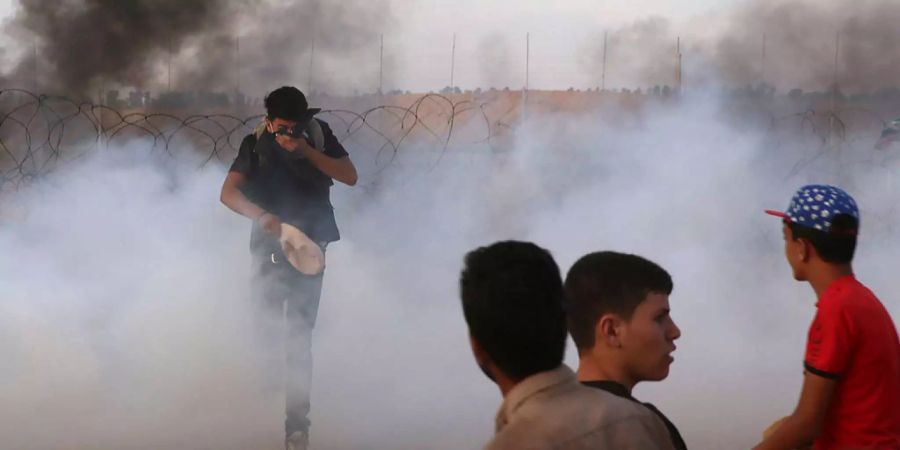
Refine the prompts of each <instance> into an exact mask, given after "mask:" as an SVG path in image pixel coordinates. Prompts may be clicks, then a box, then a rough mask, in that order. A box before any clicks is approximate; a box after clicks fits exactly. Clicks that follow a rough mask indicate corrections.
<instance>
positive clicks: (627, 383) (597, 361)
mask: <svg viewBox="0 0 900 450" xmlns="http://www.w3.org/2000/svg"><path fill="white" fill-rule="evenodd" d="M609 356H610V355H594V354H590V353H587V354H585V355H580V357H579V359H578V374H577V376H578V381H615V382H616V383H619V384H621V385H622V386H624V387H625V389H627V390H628V393H629V394H630V393H631V390H632V389H634V385H635V384H637V380H635V379H634V378H633V377H631V376H630V375H628V373H626V372H625V370H623V369H622V367H621V366H620V365H616V364H609V363H610V362H613V361H614V358H611V357H609Z"/></svg>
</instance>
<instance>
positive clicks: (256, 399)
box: [0, 94, 900, 449]
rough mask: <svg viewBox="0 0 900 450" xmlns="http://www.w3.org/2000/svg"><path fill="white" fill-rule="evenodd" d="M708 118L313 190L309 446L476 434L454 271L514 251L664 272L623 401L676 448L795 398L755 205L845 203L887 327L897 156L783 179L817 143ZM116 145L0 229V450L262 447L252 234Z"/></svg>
mask: <svg viewBox="0 0 900 450" xmlns="http://www.w3.org/2000/svg"><path fill="white" fill-rule="evenodd" d="M723 114H724V113H723V112H722V108H721V105H720V103H719V100H717V99H716V98H712V97H706V96H704V95H701V94H697V95H692V96H689V97H687V98H685V99H684V100H683V101H681V102H678V103H675V102H670V103H668V104H663V105H652V104H648V105H646V106H645V108H644V109H643V110H642V111H641V113H640V114H632V113H630V112H623V113H622V115H621V117H620V118H619V119H618V123H616V124H615V125H611V122H610V121H607V120H603V118H602V117H601V116H600V115H594V114H588V113H586V114H582V115H564V114H553V115H537V114H535V115H530V116H529V119H530V120H529V123H527V124H526V125H524V126H522V127H521V128H520V129H519V130H518V132H517V134H516V138H515V140H514V145H513V146H512V147H511V148H508V149H503V150H491V149H489V148H488V147H487V146H484V145H455V146H451V148H450V149H448V150H447V152H446V153H445V154H444V156H443V158H442V159H441V160H440V162H439V163H438V164H437V165H435V164H434V162H435V160H436V155H437V152H438V150H436V149H434V148H433V147H427V146H421V145H416V143H414V142H410V143H409V145H408V146H406V147H405V149H404V150H402V151H401V153H400V154H399V156H398V159H397V160H396V161H395V162H394V163H393V164H392V165H391V166H389V167H388V168H387V169H386V170H385V172H382V173H381V175H380V177H379V180H380V181H379V183H378V184H377V186H375V185H369V186H368V187H357V188H345V187H337V188H335V190H334V192H333V201H334V203H335V205H336V208H337V210H336V212H337V218H338V222H339V225H340V227H341V230H342V234H343V236H344V239H343V240H342V241H341V242H339V243H336V244H333V245H332V246H330V247H329V253H328V258H329V262H328V270H327V272H326V277H325V289H324V292H323V298H322V303H321V307H320V310H319V318H318V323H317V327H316V334H315V338H314V355H315V369H314V381H313V392H312V415H311V419H312V423H313V424H312V443H313V446H314V447H315V448H321V449H347V448H365V449H397V448H419V449H446V448H477V447H479V446H480V445H481V444H483V443H484V442H485V441H486V440H487V439H488V438H489V436H490V434H491V433H492V426H493V415H494V412H495V409H496V407H497V406H498V405H499V403H500V394H499V392H498V391H497V390H496V388H495V387H494V385H493V384H492V383H490V382H489V381H488V380H487V379H485V378H484V376H483V375H482V374H481V372H480V371H479V370H478V368H477V367H476V365H475V364H474V362H473V361H472V358H471V356H470V353H469V348H468V340H467V336H466V328H465V323H464V321H463V318H462V314H461V311H460V306H459V300H458V296H457V278H458V274H459V269H460V265H461V262H462V257H463V254H464V253H465V252H467V251H468V250H471V249H472V248H474V247H475V246H478V245H483V244H487V243H490V242H492V241H493V240H497V239H510V238H514V239H528V240H534V241H535V242H537V243H538V244H540V245H542V246H544V247H546V248H548V249H550V250H551V251H552V252H553V253H554V255H555V256H556V258H557V260H558V262H559V263H560V266H561V267H562V268H563V270H564V271H565V270H567V269H568V267H569V266H570V265H571V264H572V262H574V261H575V260H576V259H577V258H578V257H580V256H581V255H583V254H585V253H587V252H590V251H595V250H601V249H615V250H620V251H629V252H634V253H638V254H641V255H644V256H646V257H648V258H651V259H653V260H655V261H657V262H659V263H660V264H661V265H663V266H664V267H665V268H666V269H668V270H669V272H670V273H671V274H672V275H673V277H674V280H675V291H674V293H673V295H672V298H671V304H672V308H673V316H674V319H675V320H676V322H677V323H678V324H679V326H680V327H681V329H682V332H683V337H682V338H681V339H680V340H679V341H678V345H679V348H678V350H677V352H676V353H675V358H676V361H675V363H674V366H673V368H672V372H671V375H670V377H669V379H667V380H666V381H664V382H662V383H656V384H648V385H640V386H639V387H638V388H637V392H636V394H637V396H638V397H639V398H641V399H643V400H645V401H651V402H654V403H655V404H656V405H657V406H658V407H659V408H660V409H661V410H663V411H664V412H665V413H666V414H667V415H669V416H670V418H671V419H672V420H673V421H674V422H675V423H676V424H677V425H678V426H679V427H680V428H681V430H682V433H683V435H684V437H685V439H686V441H687V443H688V445H689V446H690V447H691V448H699V449H705V448H708V449H714V448H745V447H749V446H750V445H752V444H753V443H754V442H755V440H756V439H757V438H758V437H759V435H760V432H761V430H762V429H763V428H764V427H765V426H766V425H768V424H769V423H770V422H771V421H773V420H775V419H776V418H778V417H780V416H781V415H784V414H786V413H788V412H789V410H790V408H791V407H792V406H793V402H794V401H795V399H796V396H797V394H798V388H799V382H800V378H801V359H802V354H803V342H804V338H805V333H806V328H807V326H808V324H809V322H810V320H811V318H812V315H813V313H814V306H813V304H814V296H813V293H812V291H811V290H810V289H809V288H808V287H806V286H805V285H803V284H800V283H796V282H794V281H793V280H792V279H791V276H790V272H789V270H788V268H787V265H786V263H784V262H783V257H782V243H781V234H780V233H781V232H780V224H779V222H778V220H777V219H774V218H771V217H769V216H765V215H764V214H763V213H762V209H763V208H781V207H784V206H786V205H787V202H788V200H789V198H790V196H791V194H792V193H793V191H794V190H795V189H796V188H797V187H798V186H800V185H801V184H804V183H806V182H840V183H841V184H842V185H844V186H845V187H846V188H847V189H848V190H849V191H850V192H851V193H852V194H854V195H855V196H856V197H857V199H858V201H859V202H860V204H861V205H862V208H863V210H864V211H863V219H862V220H863V235H862V238H861V245H860V248H859V251H858V255H857V265H856V266H857V270H858V272H859V277H860V279H862V280H863V281H864V282H866V283H868V284H869V285H870V286H871V287H872V288H873V289H874V290H875V292H876V293H878V294H879V295H880V296H881V298H882V300H883V302H884V303H885V304H886V305H887V306H888V308H889V310H890V311H891V312H892V314H893V315H894V317H895V318H896V317H898V314H900V300H898V298H897V295H896V293H897V292H898V291H900V284H898V283H900V282H898V281H897V279H896V277H894V276H893V269H892V264H890V262H891V258H892V255H894V254H896V252H897V251H898V250H900V249H898V248H897V246H898V242H900V240H897V239H896V238H895V236H894V233H896V225H895V224H897V223H900V217H898V214H900V212H898V211H896V210H895V209H894V208H892V207H891V205H893V204H896V203H897V201H898V200H900V198H898V197H900V192H898V190H897V188H896V187H894V184H892V182H891V179H892V175H893V172H892V170H895V169H896V167H897V164H898V162H897V160H896V159H890V158H885V154H874V153H872V151H871V150H869V148H870V146H871V142H863V141H855V143H854V142H851V143H849V144H844V145H843V146H842V147H840V148H839V150H834V151H835V152H836V151H840V152H842V153H841V155H842V157H841V158H842V159H840V161H844V162H843V163H841V164H836V163H834V161H838V159H837V158H836V157H834V153H831V154H826V155H825V156H823V157H822V158H820V159H819V160H817V161H816V162H815V163H812V164H808V165H805V166H802V168H801V169H800V170H798V171H792V168H793V167H794V164H795V163H796V162H797V161H798V160H800V159H801V158H803V157H805V156H806V155H808V153H810V152H814V151H817V150H818V149H817V148H812V147H809V146H808V145H809V142H810V141H809V140H804V139H798V140H796V141H781V142H780V143H781V146H780V147H778V150H777V151H774V150H773V148H775V146H774V144H773V142H772V139H771V135H770V134H768V133H765V132H764V129H763V128H756V127H755V126H747V125H742V126H740V127H734V126H732V125H730V124H728V123H726V120H725V119H724V116H723ZM797 133H801V134H803V133H809V132H808V131H805V130H799V131H797ZM348 150H349V151H350V152H351V155H352V156H353V158H354V159H356V160H357V161H359V162H360V165H365V164H364V162H365V161H366V160H367V158H372V157H373V155H371V154H367V153H365V152H364V151H362V150H360V149H359V148H353V147H349V148H348ZM117 152H118V154H119V156H118V157H109V156H108V155H107V156H103V155H97V156H95V157H94V158H92V159H89V160H87V161H84V162H81V163H77V164H74V165H71V166H69V167H67V168H64V169H63V170H61V171H59V172H57V173H56V174H53V175H51V176H49V177H48V178H47V179H45V180H43V181H40V182H38V183H35V184H32V185H30V186H29V187H28V188H26V189H24V190H22V191H21V192H19V193H18V194H16V195H17V198H18V199H19V200H20V201H21V202H22V203H24V205H25V207H24V211H25V214H24V215H22V216H21V217H18V216H17V217H16V218H14V219H4V221H3V222H0V254H2V255H3V258H2V259H0V293H2V295H0V355H2V358H3V366H2V367H3V370H2V371H0V404H2V405H3V407H2V408H0V441H2V442H3V443H4V444H3V447H4V448H6V447H9V448H18V449H47V448H54V449H55V448H59V449H76V448H86V447H89V448H95V449H123V448H129V449H131V448H133V449H144V448H148V449H149V448H235V449H239V448H272V449H275V448H279V446H280V445H281V442H280V438H281V434H280V433H281V426H282V423H281V420H282V417H281V413H282V404H281V403H280V402H281V400H280V398H279V393H278V392H277V389H274V388H272V386H271V385H270V384H268V383H267V382H266V380H267V377H266V373H267V372H271V370H272V368H271V367H265V366H263V365H261V362H260V359H262V358H259V356H261V355H262V354H263V353H264V352H265V351H264V349H261V348H259V347H258V346H256V345H254V340H253V333H252V331H251V330H250V327H249V323H250V322H249V320H248V319H249V317H248V316H249V313H250V308H249V305H248V294H249V283H248V281H249V275H250V273H249V267H250V264H249V254H248V251H247V239H248V237H249V230H248V227H249V224H248V223H247V221H246V220H244V219H242V218H240V217H237V216H236V215H234V214H232V213H231V212H230V211H228V210H226V208H225V207H224V206H222V205H220V204H219V203H218V189H219V187H220V185H221V181H222V178H223V176H224V171H225V167H223V166H217V167H208V168H206V169H204V170H202V171H194V169H182V168H178V167H176V168H172V167H171V166H170V165H165V164H160V163H158V162H156V161H155V160H151V159H148V158H146V157H141V156H138V153H137V152H134V151H130V150H129V148H128V147H127V146H126V147H125V148H120V149H113V151H112V152H110V153H113V154H115V153H117ZM873 158H874V159H873ZM859 161H862V162H866V163H865V164H854V162H859ZM873 161H875V162H877V164H876V163H874V162H873ZM365 181H366V179H364V180H363V182H364V183H365ZM269 350H271V349H269ZM575 359H576V358H575V353H574V351H573V350H571V349H570V351H569V352H568V355H567V360H568V361H569V362H570V364H575Z"/></svg>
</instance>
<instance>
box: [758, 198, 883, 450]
mask: <svg viewBox="0 0 900 450" xmlns="http://www.w3.org/2000/svg"><path fill="white" fill-rule="evenodd" d="M766 212H767V213H769V214H772V215H775V216H778V217H781V218H782V220H783V232H784V250H785V257H786V258H787V261H788V264H789V265H790V266H791V269H792V271H793V274H794V279H796V280H797V281H806V282H808V283H809V284H810V286H812V288H813V290H814V291H815V293H816V296H817V297H818V302H817V303H816V308H817V311H816V316H815V319H813V322H812V325H811V326H810V329H809V337H808V340H807V344H806V357H805V360H804V367H805V369H806V370H805V372H804V377H803V388H802V390H801V393H800V400H799V401H798V403H797V407H796V409H795V410H794V412H793V413H792V414H791V415H790V416H788V417H787V418H785V419H784V421H783V422H782V423H781V424H780V425H779V426H778V427H777V428H776V429H775V430H774V432H773V433H772V434H770V435H769V436H768V437H767V438H766V439H765V440H764V441H763V442H762V443H760V444H759V445H757V446H756V449H757V450H768V449H785V450H788V449H795V448H802V447H805V446H809V445H812V447H813V448H815V449H900V340H898V338H897V329H896V327H895V326H894V323H893V321H892V320H891V316H890V315H889V314H888V312H887V310H886V309H885V308H884V306H883V305H882V304H881V302H880V301H879V300H878V298H877V297H875V294H873V293H872V291H870V290H869V289H868V288H866V287H865V286H864V285H863V284H862V283H860V282H859V281H857V279H856V277H855V276H854V275H853V269H852V267H851V260H852V259H853V253H854V250H855V249H856V237H857V232H858V230H859V210H858V209H857V206H856V202H855V201H854V200H853V198H852V197H850V195H848V194H847V193H846V192H844V191H843V190H842V189H840V188H837V187H834V186H828V185H809V186H804V187H802V188H800V190H799V191H797V193H796V194H795V195H794V197H793V198H792V199H791V203H790V205H789V206H788V209H787V211H785V212H779V211H766Z"/></svg>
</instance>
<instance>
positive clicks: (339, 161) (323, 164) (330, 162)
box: [304, 149, 358, 186]
mask: <svg viewBox="0 0 900 450" xmlns="http://www.w3.org/2000/svg"><path fill="white" fill-rule="evenodd" d="M304 156H306V157H307V158H309V160H310V162H312V163H313V165H314V166H316V168H317V169H319V170H321V171H322V173H324V174H325V175H328V176H329V177H331V178H332V179H335V180H338V181H340V182H341V183H344V184H346V185H349V186H353V185H354V184H356V181H357V178H358V177H357V174H356V168H355V167H354V166H353V163H352V162H350V160H349V159H347V158H332V157H330V156H328V155H326V154H324V153H322V152H320V151H318V150H315V149H313V150H312V151H308V152H305V154H304Z"/></svg>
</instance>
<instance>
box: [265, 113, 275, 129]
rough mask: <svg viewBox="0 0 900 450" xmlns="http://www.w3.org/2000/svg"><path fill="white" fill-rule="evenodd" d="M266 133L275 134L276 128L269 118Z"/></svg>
mask: <svg viewBox="0 0 900 450" xmlns="http://www.w3.org/2000/svg"><path fill="white" fill-rule="evenodd" d="M266 131H268V132H269V133H274V132H275V126H274V125H272V121H271V120H270V119H269V118H268V117H266Z"/></svg>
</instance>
